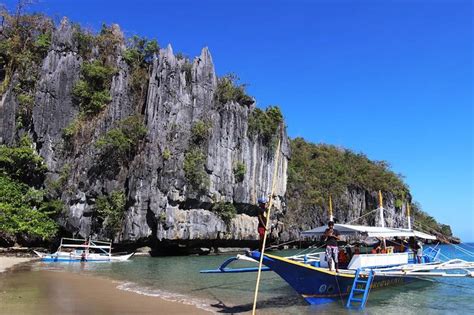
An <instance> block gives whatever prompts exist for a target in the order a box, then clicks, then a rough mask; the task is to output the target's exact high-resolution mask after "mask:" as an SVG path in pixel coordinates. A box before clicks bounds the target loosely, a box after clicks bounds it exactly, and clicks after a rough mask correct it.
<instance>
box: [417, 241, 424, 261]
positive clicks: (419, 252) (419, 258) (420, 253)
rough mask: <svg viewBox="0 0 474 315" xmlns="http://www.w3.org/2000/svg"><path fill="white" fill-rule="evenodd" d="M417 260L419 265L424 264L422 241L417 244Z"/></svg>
mask: <svg viewBox="0 0 474 315" xmlns="http://www.w3.org/2000/svg"><path fill="white" fill-rule="evenodd" d="M416 260H417V262H418V263H419V264H421V263H422V262H423V243H422V242H421V241H418V242H416Z"/></svg>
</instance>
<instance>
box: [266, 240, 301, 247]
mask: <svg viewBox="0 0 474 315" xmlns="http://www.w3.org/2000/svg"><path fill="white" fill-rule="evenodd" d="M297 241H298V240H292V241H288V242H285V243H281V244H275V245H271V246H268V247H267V248H265V249H270V248H273V247H280V246H284V245H286V244H291V243H294V242H297Z"/></svg>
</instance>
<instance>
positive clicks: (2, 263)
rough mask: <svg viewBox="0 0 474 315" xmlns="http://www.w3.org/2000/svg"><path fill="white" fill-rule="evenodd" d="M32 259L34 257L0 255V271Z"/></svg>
mask: <svg viewBox="0 0 474 315" xmlns="http://www.w3.org/2000/svg"><path fill="white" fill-rule="evenodd" d="M33 259H34V258H24V257H8V256H0V273H2V272H4V271H6V270H7V269H9V268H11V267H13V266H15V265H18V264H21V263H25V262H27V261H30V260H33Z"/></svg>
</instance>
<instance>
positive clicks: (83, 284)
mask: <svg viewBox="0 0 474 315" xmlns="http://www.w3.org/2000/svg"><path fill="white" fill-rule="evenodd" d="M16 269H17V270H12V271H9V272H4V273H0V314H211V312H207V311H204V310H202V309H198V308H196V307H195V306H192V305H185V304H182V303H178V302H169V301H165V300H163V299H161V298H158V297H150V296H145V295H140V294H136V293H133V292H126V291H122V290H119V289H117V285H119V283H118V282H114V281H112V280H108V279H103V278H96V277H92V276H89V275H80V274H74V273H68V272H60V271H45V270H41V271H29V270H28V268H21V267H20V268H16Z"/></svg>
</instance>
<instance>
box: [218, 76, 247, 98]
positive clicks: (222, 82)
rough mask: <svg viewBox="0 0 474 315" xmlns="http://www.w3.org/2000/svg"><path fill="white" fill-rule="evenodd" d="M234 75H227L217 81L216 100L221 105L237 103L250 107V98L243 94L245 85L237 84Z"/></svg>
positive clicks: (237, 80)
mask: <svg viewBox="0 0 474 315" xmlns="http://www.w3.org/2000/svg"><path fill="white" fill-rule="evenodd" d="M238 82H239V79H238V78H237V76H236V75H235V74H228V75H225V76H223V77H222V78H219V80H218V81H217V90H216V98H217V100H218V101H219V103H221V104H227V103H229V102H237V103H239V104H241V105H246V106H250V105H252V104H253V103H254V100H253V98H252V97H250V96H248V95H247V94H246V93H245V84H239V83H238Z"/></svg>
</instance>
